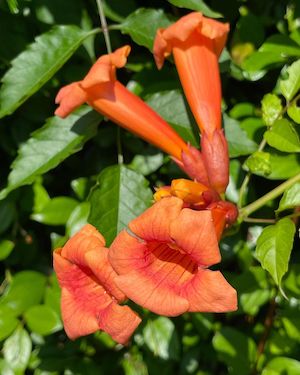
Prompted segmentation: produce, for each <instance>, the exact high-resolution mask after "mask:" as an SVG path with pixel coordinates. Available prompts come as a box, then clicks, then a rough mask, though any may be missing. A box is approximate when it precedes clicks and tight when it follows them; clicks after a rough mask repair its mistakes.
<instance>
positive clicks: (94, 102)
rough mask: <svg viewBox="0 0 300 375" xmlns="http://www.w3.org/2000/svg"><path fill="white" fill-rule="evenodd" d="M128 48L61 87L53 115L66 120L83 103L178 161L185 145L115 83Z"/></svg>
mask: <svg viewBox="0 0 300 375" xmlns="http://www.w3.org/2000/svg"><path fill="white" fill-rule="evenodd" d="M129 51H130V47H129V46H124V47H122V48H119V49H117V50H116V51H115V52H113V53H111V54H108V55H104V56H101V57H100V58H99V59H98V60H97V62H96V63H95V64H94V65H93V67H92V68H91V69H90V71H89V72H88V74H87V75H86V77H85V78H84V79H83V80H82V81H79V82H75V83H73V84H71V85H68V86H66V87H63V88H62V89H61V90H60V91H59V93H58V95H57V97H56V103H57V104H59V107H58V108H57V110H56V112H55V114H57V115H58V116H61V117H66V116H67V115H68V114H69V113H71V112H72V111H73V110H74V109H75V108H76V107H78V106H80V105H81V104H83V103H84V102H86V103H88V104H89V105H90V106H91V107H93V108H94V109H95V110H96V111H98V112H100V113H101V114H102V115H104V116H105V117H107V118H109V119H110V120H111V121H113V122H115V123H116V124H118V125H120V126H122V127H124V128H125V129H127V130H129V131H131V132H133V133H135V134H136V135H138V136H139V137H141V138H143V139H145V140H146V141H148V142H150V143H152V144H153V145H155V146H157V147H159V148H161V149H162V150H163V151H165V152H167V153H168V154H170V155H171V156H172V157H174V158H175V159H177V160H179V161H180V160H181V156H182V152H183V151H185V152H187V153H188V152H189V149H188V145H187V144H186V142H185V141H184V140H183V139H182V138H181V137H180V136H179V135H178V134H177V133H176V132H175V131H174V130H173V129H172V128H171V126H170V125H169V124H168V123H167V122H165V121H164V120H163V119H162V118H161V117H160V116H159V115H158V114H157V113H156V112H155V111H153V110H152V109H151V108H150V107H149V106H148V105H147V104H146V103H144V102H143V101H142V100H141V99H140V98H139V97H138V96H136V95H134V94H133V93H131V92H130V91H129V90H127V89H126V87H124V86H123V85H122V84H121V83H120V82H119V81H117V80H116V74H115V71H116V68H120V67H123V66H124V65H125V64H126V59H127V56H128V54H129Z"/></svg>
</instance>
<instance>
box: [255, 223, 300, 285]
mask: <svg viewBox="0 0 300 375" xmlns="http://www.w3.org/2000/svg"><path fill="white" fill-rule="evenodd" d="M295 231H296V228H295V224H294V223H293V222H292V221H291V220H290V219H288V218H284V219H281V220H279V221H278V222H277V223H276V224H275V225H270V226H268V227H266V228H264V230H263V231H262V233H261V235H260V236H259V238H258V240H257V247H256V253H255V256H256V258H257V259H258V261H259V262H260V263H261V265H262V267H263V268H264V269H265V270H266V271H268V272H269V273H270V274H271V276H272V277H273V279H274V281H275V283H276V284H277V285H278V286H279V288H281V280H282V277H283V276H284V275H285V273H286V272H287V270H288V264H289V259H290V254H291V251H292V248H293V242H294V235H295Z"/></svg>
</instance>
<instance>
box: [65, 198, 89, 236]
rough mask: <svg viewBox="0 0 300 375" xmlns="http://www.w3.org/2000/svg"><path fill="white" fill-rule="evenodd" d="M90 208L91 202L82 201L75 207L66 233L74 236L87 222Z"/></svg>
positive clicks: (67, 224)
mask: <svg viewBox="0 0 300 375" xmlns="http://www.w3.org/2000/svg"><path fill="white" fill-rule="evenodd" d="M90 210H91V205H90V202H82V203H80V204H78V205H77V206H76V207H75V208H74V210H73V211H72V212H71V214H70V216H69V218H68V221H67V223H66V234H67V235H68V236H70V237H71V236H73V235H74V234H75V233H76V232H78V231H79V230H80V229H81V228H82V227H83V226H84V225H85V224H87V222H88V217H89V214H90Z"/></svg>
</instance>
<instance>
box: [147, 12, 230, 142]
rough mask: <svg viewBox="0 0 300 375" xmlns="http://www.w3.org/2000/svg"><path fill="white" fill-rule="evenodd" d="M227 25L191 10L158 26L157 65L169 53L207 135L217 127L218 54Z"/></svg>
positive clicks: (219, 98) (155, 55) (155, 42)
mask: <svg viewBox="0 0 300 375" xmlns="http://www.w3.org/2000/svg"><path fill="white" fill-rule="evenodd" d="M228 31H229V25H228V24H223V23H221V22H218V21H215V20H212V19H209V18H206V17H204V16H202V14H201V13H198V12H193V13H190V14H188V15H187V16H184V17H182V18H180V19H179V20H178V21H177V22H176V23H174V24H173V25H171V26H169V27H168V28H166V29H159V30H158V31H157V34H156V38H155V41H154V47H153V53H154V58H155V61H156V64H157V66H158V68H161V67H162V66H163V63H164V59H165V58H166V57H167V56H169V55H170V54H171V53H173V57H174V61H175V64H176V68H177V71H178V74H179V77H180V81H181V84H182V87H183V90H184V93H185V96H186V98H187V101H188V103H189V105H190V107H191V110H192V112H193V114H194V117H195V119H196V121H197V123H198V126H199V127H200V129H201V132H206V133H207V134H208V136H209V137H210V136H211V135H212V134H213V132H214V130H216V129H220V128H221V83H220V74H219V66H218V57H219V55H220V53H221V51H222V49H223V48H224V45H225V42H226V38H227V33H228Z"/></svg>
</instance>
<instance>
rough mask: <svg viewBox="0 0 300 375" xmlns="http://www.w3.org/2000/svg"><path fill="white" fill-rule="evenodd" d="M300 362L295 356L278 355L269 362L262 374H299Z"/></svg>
mask: <svg viewBox="0 0 300 375" xmlns="http://www.w3.org/2000/svg"><path fill="white" fill-rule="evenodd" d="M299 373H300V362H299V361H297V360H296V359H293V358H287V357H277V358H273V359H272V360H271V361H270V362H268V363H267V365H266V367H265V368H264V369H263V371H262V375H298V374H299Z"/></svg>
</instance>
